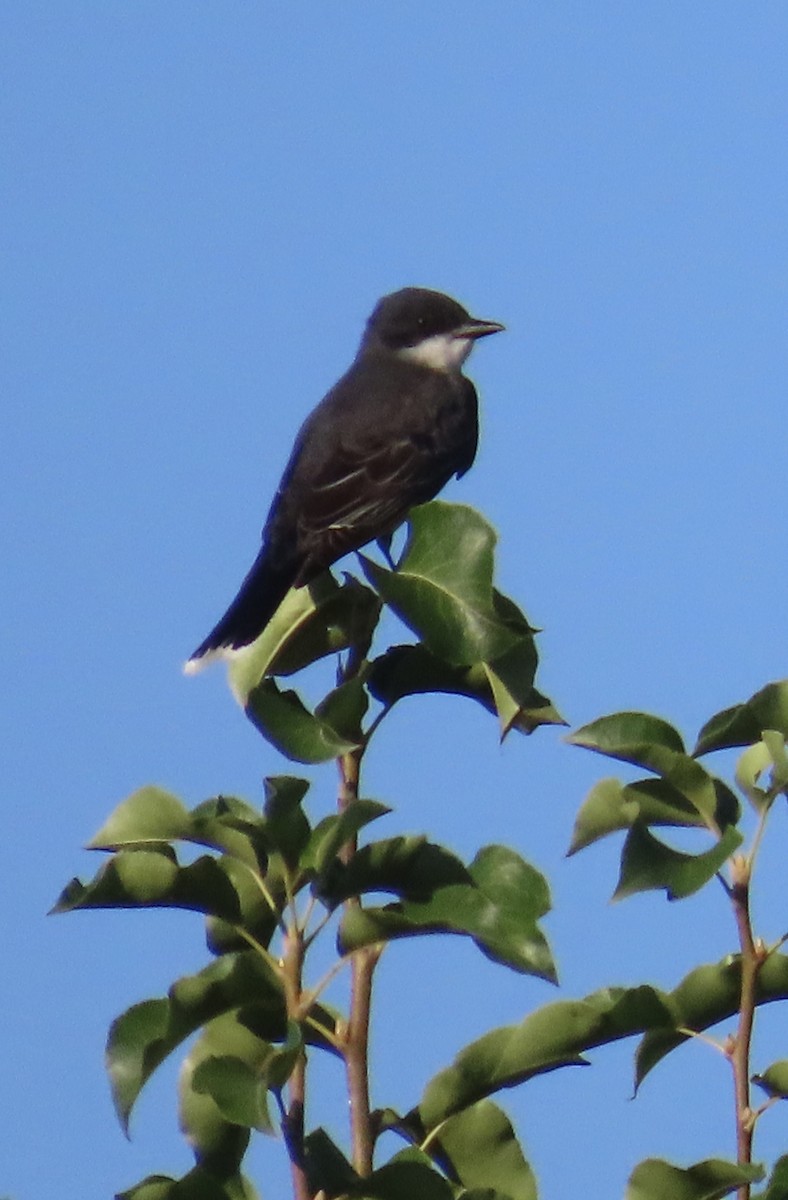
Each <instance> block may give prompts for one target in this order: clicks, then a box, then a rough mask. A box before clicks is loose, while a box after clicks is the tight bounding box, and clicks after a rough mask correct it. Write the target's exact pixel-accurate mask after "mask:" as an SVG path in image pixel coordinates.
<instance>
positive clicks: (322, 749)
mask: <svg viewBox="0 0 788 1200" xmlns="http://www.w3.org/2000/svg"><path fill="white" fill-rule="evenodd" d="M246 715H247V717H248V718H249V720H250V721H251V722H252V724H253V725H254V726H255V728H256V729H258V730H259V731H260V733H261V734H262V735H263V737H264V738H265V739H266V741H268V742H270V743H271V745H272V746H273V747H274V748H275V749H276V750H278V751H279V752H280V753H281V754H284V756H285V757H286V758H289V759H291V760H292V761H294V762H302V763H320V762H328V760H329V759H332V758H337V757H338V756H339V755H340V754H346V753H347V752H348V751H349V750H353V749H355V748H356V746H357V744H358V743H357V742H356V741H353V740H348V739H347V738H345V737H342V736H341V735H340V734H339V733H338V732H337V731H336V730H335V729H333V728H332V727H331V726H330V725H329V724H328V722H326V721H324V720H321V718H320V717H319V716H317V715H316V714H315V713H311V712H310V711H309V709H308V708H306V707H305V706H304V704H303V702H302V701H301V699H300V698H299V696H298V695H297V693H296V692H294V691H287V692H282V691H280V690H279V688H278V687H277V685H276V683H275V682H274V680H273V679H268V678H266V679H263V680H262V681H261V682H260V683H259V684H258V685H257V686H256V687H255V688H253V689H252V691H251V692H250V693H249V697H248V700H247V704H246Z"/></svg>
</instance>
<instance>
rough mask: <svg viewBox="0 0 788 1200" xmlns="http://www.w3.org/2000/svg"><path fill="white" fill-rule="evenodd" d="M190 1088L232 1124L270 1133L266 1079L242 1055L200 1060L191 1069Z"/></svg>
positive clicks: (271, 1131)
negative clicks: (203, 1096)
mask: <svg viewBox="0 0 788 1200" xmlns="http://www.w3.org/2000/svg"><path fill="white" fill-rule="evenodd" d="M192 1087H193V1088H194V1090H195V1092H201V1093H202V1094H204V1095H207V1096H210V1097H211V1099H212V1100H213V1102H214V1104H215V1105H216V1107H217V1108H218V1110H219V1112H220V1113H221V1115H222V1117H224V1119H225V1120H226V1121H228V1122H229V1123H230V1124H231V1125H242V1126H244V1127H246V1128H249V1129H259V1130H260V1132H261V1133H273V1129H274V1127H273V1125H272V1123H271V1118H270V1116H269V1114H268V1103H267V1100H268V1098H267V1095H266V1088H265V1081H264V1079H263V1078H262V1077H261V1074H260V1072H259V1071H256V1070H254V1069H253V1068H252V1067H251V1066H250V1065H249V1063H247V1062H244V1060H243V1059H242V1058H236V1057H234V1056H233V1055H230V1054H223V1055H216V1056H213V1057H209V1058H205V1059H203V1061H202V1062H201V1063H199V1064H198V1066H197V1067H196V1068H195V1070H194V1074H193V1076H192Z"/></svg>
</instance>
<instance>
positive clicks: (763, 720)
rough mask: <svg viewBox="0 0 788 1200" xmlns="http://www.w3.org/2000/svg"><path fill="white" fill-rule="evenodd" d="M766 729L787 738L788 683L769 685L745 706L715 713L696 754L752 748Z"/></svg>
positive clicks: (698, 742) (706, 725) (697, 747)
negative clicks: (736, 748)
mask: <svg viewBox="0 0 788 1200" xmlns="http://www.w3.org/2000/svg"><path fill="white" fill-rule="evenodd" d="M764 729H776V730H778V731H779V732H780V733H781V734H782V735H783V737H784V738H788V679H781V680H779V681H777V682H776V683H768V684H767V685H766V687H764V688H761V690H760V691H759V692H756V693H755V695H754V696H751V697H750V699H749V700H747V701H746V702H745V703H744V704H735V705H734V706H733V707H732V708H726V709H723V711H722V712H718V713H716V714H715V715H714V716H713V717H711V718H710V719H709V720H708V721H707V722H706V724H705V725H704V726H703V728H702V729H701V731H700V733H699V734H698V741H697V745H696V746H695V750H694V752H693V753H695V754H709V753H710V752H711V751H712V750H724V749H729V748H731V747H736V746H749V745H751V744H752V743H753V742H758V741H760V739H761V735H762V733H763V731H764Z"/></svg>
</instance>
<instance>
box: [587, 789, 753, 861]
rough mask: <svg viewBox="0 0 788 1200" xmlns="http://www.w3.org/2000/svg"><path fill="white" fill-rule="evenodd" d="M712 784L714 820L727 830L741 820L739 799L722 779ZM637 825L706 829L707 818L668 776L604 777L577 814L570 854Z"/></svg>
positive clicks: (719, 826)
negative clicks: (629, 780)
mask: <svg viewBox="0 0 788 1200" xmlns="http://www.w3.org/2000/svg"><path fill="white" fill-rule="evenodd" d="M712 783H713V787H714V791H715V795H716V808H715V812H714V815H713V820H714V823H715V824H716V825H717V826H718V828H720V829H725V828H726V827H727V826H728V825H731V824H735V822H736V821H737V820H738V819H739V815H740V806H739V802H738V800H737V799H736V796H735V795H734V793H733V792H732V791H731V789H730V788H729V787H728V786H727V785H726V784H725V783H723V781H722V780H721V779H713V780H712ZM636 824H640V825H659V826H674V827H676V828H681V827H683V826H688V827H693V826H694V827H700V828H702V827H704V826H705V825H706V819H705V818H704V816H703V815H702V814H701V813H700V812H699V811H698V809H697V807H696V805H694V804H692V803H691V802H690V801H689V800H688V799H687V797H686V796H685V795H684V794H683V792H680V791H679V789H678V788H677V787H675V786H674V785H673V784H672V783H670V782H669V780H667V779H657V778H653V777H650V778H648V779H639V780H637V782H635V783H629V784H623V783H621V782H620V780H618V779H602V780H600V781H599V783H597V784H596V785H595V786H594V787H593V788H592V789H591V791H590V792H589V794H588V796H587V797H586V799H585V801H584V802H583V805H582V807H581V809H580V812H579V813H578V815H577V820H576V821H575V826H574V830H573V832H572V841H571V844H570V847H569V853H570V854H575V853H577V851H578V850H583V849H585V847H586V846H589V845H591V843H592V842H596V841H599V839H600V838H603V837H607V836H608V834H610V833H617V832H618V831H619V830H623V829H631V828H632V826H633V825H636Z"/></svg>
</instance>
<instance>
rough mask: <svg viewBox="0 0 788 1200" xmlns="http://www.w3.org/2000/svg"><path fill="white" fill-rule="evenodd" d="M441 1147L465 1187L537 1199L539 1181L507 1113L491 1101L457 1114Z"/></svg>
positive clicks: (518, 1198) (523, 1199) (514, 1199)
mask: <svg viewBox="0 0 788 1200" xmlns="http://www.w3.org/2000/svg"><path fill="white" fill-rule="evenodd" d="M439 1145H440V1148H441V1149H442V1150H443V1152H444V1154H445V1155H446V1157H447V1158H448V1160H449V1162H450V1164H451V1166H452V1168H453V1170H454V1172H455V1174H456V1176H457V1178H458V1179H459V1181H460V1183H462V1185H463V1186H464V1187H466V1188H487V1189H489V1188H492V1189H494V1190H495V1191H496V1192H499V1193H500V1194H501V1195H502V1196H508V1197H510V1200H537V1188H536V1180H535V1178H534V1174H533V1171H532V1170H531V1168H530V1166H529V1165H528V1163H527V1162H526V1160H525V1157H524V1155H523V1152H522V1150H521V1148H520V1144H519V1142H518V1141H517V1138H516V1137H515V1134H514V1130H513V1129H512V1125H511V1122H510V1121H509V1118H508V1117H507V1116H506V1114H505V1113H504V1112H503V1111H502V1110H501V1109H500V1108H499V1107H498V1106H497V1104H493V1102H492V1101H491V1100H480V1101H479V1103H478V1104H474V1105H472V1106H471V1107H470V1108H466V1109H464V1110H463V1112H460V1113H455V1115H454V1116H453V1117H449V1119H448V1121H446V1122H445V1123H444V1125H443V1126H442V1127H441V1131H440V1137H439Z"/></svg>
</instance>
